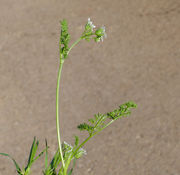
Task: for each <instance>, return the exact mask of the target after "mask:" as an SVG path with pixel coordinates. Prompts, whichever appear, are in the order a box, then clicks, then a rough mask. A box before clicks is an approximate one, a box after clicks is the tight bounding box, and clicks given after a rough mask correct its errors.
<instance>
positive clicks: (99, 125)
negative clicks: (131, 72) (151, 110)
mask: <svg viewBox="0 0 180 175" xmlns="http://www.w3.org/2000/svg"><path fill="white" fill-rule="evenodd" d="M136 107H137V105H136V104H135V103H134V102H127V103H124V104H122V105H120V106H119V108H118V109H115V110H113V111H112V112H108V113H106V114H100V113H98V114H95V115H94V118H91V119H89V120H88V121H89V123H90V124H88V123H82V124H80V125H78V129H79V130H80V131H83V130H86V131H88V133H89V135H90V136H92V135H94V134H96V133H97V132H99V131H101V130H102V129H104V128H105V127H107V126H108V125H109V124H111V123H112V122H113V121H114V120H117V119H119V118H122V117H126V116H128V115H130V114H131V108H136ZM109 119H110V121H109Z"/></svg>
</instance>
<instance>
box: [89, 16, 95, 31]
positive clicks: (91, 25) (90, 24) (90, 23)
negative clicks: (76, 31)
mask: <svg viewBox="0 0 180 175" xmlns="http://www.w3.org/2000/svg"><path fill="white" fill-rule="evenodd" d="M87 24H88V25H89V26H90V27H91V30H92V31H93V29H94V28H96V26H95V25H94V24H93V23H92V21H91V19H90V18H88V23H87Z"/></svg>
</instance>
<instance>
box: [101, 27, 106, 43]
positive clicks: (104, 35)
mask: <svg viewBox="0 0 180 175" xmlns="http://www.w3.org/2000/svg"><path fill="white" fill-rule="evenodd" d="M101 29H102V33H103V36H101V38H100V39H101V41H102V42H103V40H104V38H107V34H106V29H105V26H102V27H101Z"/></svg>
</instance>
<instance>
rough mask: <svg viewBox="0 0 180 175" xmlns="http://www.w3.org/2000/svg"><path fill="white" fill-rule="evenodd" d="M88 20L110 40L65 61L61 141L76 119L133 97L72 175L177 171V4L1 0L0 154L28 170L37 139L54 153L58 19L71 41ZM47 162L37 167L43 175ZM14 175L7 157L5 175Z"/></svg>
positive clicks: (174, 174) (171, 174)
mask: <svg viewBox="0 0 180 175" xmlns="http://www.w3.org/2000/svg"><path fill="white" fill-rule="evenodd" d="M88 17H90V18H91V20H92V21H93V22H94V24H95V25H96V26H101V25H104V26H106V32H107V36H108V37H107V39H105V41H104V42H103V43H94V42H89V43H88V42H86V41H82V42H81V43H80V44H79V45H78V46H77V47H76V48H74V49H73V50H72V52H71V53H70V55H69V59H68V60H67V61H66V62H65V63H64V67H63V72H62V79H61V80H62V81H61V83H62V84H61V95H60V121H61V123H60V125H61V129H62V140H65V141H66V142H69V143H71V144H73V142H74V135H80V137H81V139H83V138H84V137H85V135H86V134H85V135H84V134H83V133H81V132H80V131H78V130H77V128H76V126H77V125H78V124H79V123H82V122H85V121H87V119H89V118H91V117H92V116H93V115H94V114H96V113H98V112H101V113H106V112H109V111H111V110H113V109H115V108H117V107H118V106H119V105H120V104H122V103H124V102H127V101H129V100H133V101H135V102H136V103H137V104H138V108H137V109H135V110H133V113H132V115H131V116H130V117H128V118H123V119H121V120H118V121H116V122H115V123H113V124H112V126H110V127H108V128H107V129H105V130H104V131H103V132H102V133H100V134H99V135H97V136H96V137H95V138H93V139H92V140H90V141H89V143H88V144H87V145H86V146H85V149H86V150H87V152H88V154H87V155H86V156H84V157H83V158H81V159H80V160H78V162H77V167H76V169H75V171H74V175H97V174H98V175H180V117H179V113H180V69H179V68H180V1H179V0H151V1H149V0H133V1H132V0H91V1H87V0H63V1H62V0H29V1H28V0H16V1H14V0H0V152H5V153H9V154H10V155H11V156H12V157H14V158H15V159H16V160H17V162H19V164H20V165H21V166H25V164H26V162H27V159H28V154H29V150H30V146H31V143H32V141H33V137H34V136H36V137H37V138H38V139H39V140H40V149H39V151H40V150H42V149H43V148H44V146H45V141H44V140H45V138H46V139H47V140H48V144H49V146H50V149H49V154H50V157H52V155H53V153H54V152H55V151H56V148H57V138H56V127H55V116H56V113H55V98H56V80H57V71H58V63H59V59H58V40H59V34H60V25H59V21H60V20H62V19H64V18H65V19H67V20H68V22H69V31H70V33H71V39H72V40H71V43H72V41H75V40H76V39H77V38H78V37H79V36H80V35H81V33H82V32H83V30H84V24H85V23H86V22H87V19H88ZM43 167H44V158H41V160H38V161H37V164H36V165H34V166H33V168H32V175H40V174H42V169H43ZM13 174H16V172H15V167H14V165H13V163H12V162H11V160H9V159H7V158H5V157H0V175H13Z"/></svg>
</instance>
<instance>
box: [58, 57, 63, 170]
mask: <svg viewBox="0 0 180 175" xmlns="http://www.w3.org/2000/svg"><path fill="white" fill-rule="evenodd" d="M62 67H63V61H62V60H61V59H60V64H59V70H58V78H57V88H56V129H57V139H58V145H59V152H60V156H61V160H62V166H63V168H64V167H65V164H64V159H63V153H62V147H61V137H60V126H59V86H60V79H61V71H62Z"/></svg>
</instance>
